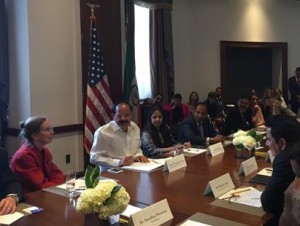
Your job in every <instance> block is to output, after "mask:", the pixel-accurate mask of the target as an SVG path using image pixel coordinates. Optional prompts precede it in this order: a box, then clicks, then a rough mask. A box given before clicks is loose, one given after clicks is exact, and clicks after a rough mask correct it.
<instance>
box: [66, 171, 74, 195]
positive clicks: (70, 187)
mask: <svg viewBox="0 0 300 226" xmlns="http://www.w3.org/2000/svg"><path fill="white" fill-rule="evenodd" d="M65 178H66V188H67V196H68V197H73V196H74V193H75V181H76V172H75V171H72V170H69V171H67V172H66V174H65Z"/></svg>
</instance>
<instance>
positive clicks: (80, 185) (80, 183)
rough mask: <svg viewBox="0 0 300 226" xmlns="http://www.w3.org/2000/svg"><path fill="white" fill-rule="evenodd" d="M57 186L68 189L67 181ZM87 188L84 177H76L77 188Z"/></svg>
mask: <svg viewBox="0 0 300 226" xmlns="http://www.w3.org/2000/svg"><path fill="white" fill-rule="evenodd" d="M56 187H57V188H62V189H67V187H66V183H64V184H60V185H58V186H56ZM85 189H86V187H85V181H84V179H76V181H75V190H85Z"/></svg>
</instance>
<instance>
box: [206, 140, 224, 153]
mask: <svg viewBox="0 0 300 226" xmlns="http://www.w3.org/2000/svg"><path fill="white" fill-rule="evenodd" d="M222 153H224V147H223V144H222V142H219V143H216V144H212V145H210V146H209V147H208V150H207V152H206V155H211V156H212V157H214V156H216V155H219V154H222Z"/></svg>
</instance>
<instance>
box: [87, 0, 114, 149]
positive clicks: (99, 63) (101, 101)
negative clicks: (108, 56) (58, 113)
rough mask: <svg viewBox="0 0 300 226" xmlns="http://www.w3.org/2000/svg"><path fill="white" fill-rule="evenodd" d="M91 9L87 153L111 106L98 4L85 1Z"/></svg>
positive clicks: (106, 119) (105, 121)
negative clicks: (100, 37) (99, 26)
mask: <svg viewBox="0 0 300 226" xmlns="http://www.w3.org/2000/svg"><path fill="white" fill-rule="evenodd" d="M87 5H88V6H89V7H90V9H91V16H90V17H89V18H90V22H91V27H90V43H89V63H88V76H87V96H86V113H85V129H84V140H83V143H84V148H85V151H86V153H88V154H89V152H90V150H91V147H92V143H93V136H94V133H95V131H96V130H97V129H98V128H99V127H100V126H102V125H104V124H106V123H108V122H109V121H110V120H111V108H112V106H113V102H112V98H111V92H110V87H109V83H108V77H107V73H106V70H105V67H104V60H103V55H102V51H101V45H100V43H99V41H98V37H97V29H96V17H95V15H94V10H95V8H99V7H100V5H97V4H91V3H87Z"/></svg>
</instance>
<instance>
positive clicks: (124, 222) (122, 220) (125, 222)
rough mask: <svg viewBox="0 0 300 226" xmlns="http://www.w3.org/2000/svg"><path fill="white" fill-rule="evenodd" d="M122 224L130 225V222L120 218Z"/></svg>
mask: <svg viewBox="0 0 300 226" xmlns="http://www.w3.org/2000/svg"><path fill="white" fill-rule="evenodd" d="M120 223H121V224H128V220H125V219H123V218H120Z"/></svg>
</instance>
